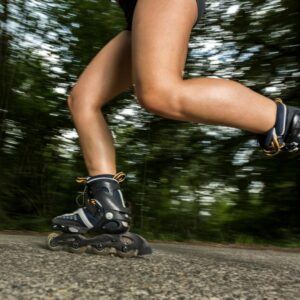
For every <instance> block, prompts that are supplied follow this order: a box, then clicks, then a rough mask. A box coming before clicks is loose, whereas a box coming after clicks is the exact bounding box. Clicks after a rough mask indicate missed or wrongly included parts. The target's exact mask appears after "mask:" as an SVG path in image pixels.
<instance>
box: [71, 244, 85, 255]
mask: <svg viewBox="0 0 300 300" xmlns="http://www.w3.org/2000/svg"><path fill="white" fill-rule="evenodd" d="M86 248H87V247H86V246H82V247H79V245H78V244H77V243H74V244H73V245H72V246H71V247H69V248H68V250H69V252H71V253H78V254H80V253H84V252H85V251H86Z"/></svg>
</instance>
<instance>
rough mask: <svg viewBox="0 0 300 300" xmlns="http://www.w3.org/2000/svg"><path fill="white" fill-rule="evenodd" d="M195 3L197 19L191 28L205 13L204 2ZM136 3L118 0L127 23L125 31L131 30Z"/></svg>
mask: <svg viewBox="0 0 300 300" xmlns="http://www.w3.org/2000/svg"><path fill="white" fill-rule="evenodd" d="M183 1H184V0H183ZM195 1H197V4H198V18H197V21H196V23H195V25H194V26H193V27H195V26H196V24H197V23H198V22H199V21H200V19H201V17H202V16H203V14H204V12H205V0H195ZM136 2H137V0H118V3H119V5H120V6H121V8H122V10H123V11H124V14H125V18H126V21H127V27H126V28H125V29H126V30H131V25H132V18H133V13H134V9H135V5H136Z"/></svg>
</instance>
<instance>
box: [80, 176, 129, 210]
mask: <svg viewBox="0 0 300 300" xmlns="http://www.w3.org/2000/svg"><path fill="white" fill-rule="evenodd" d="M125 178H126V174H125V173H124V172H118V173H117V174H116V175H114V177H113V179H115V180H117V181H118V182H119V183H121V182H123V181H124V180H125ZM87 180H88V177H77V178H76V182H77V183H79V184H84V185H85V186H84V189H83V191H80V192H78V194H79V195H78V196H77V197H76V199H75V201H76V204H77V205H78V206H79V207H84V206H85V205H86V203H89V202H90V203H92V204H95V200H93V199H89V196H88V186H87Z"/></svg>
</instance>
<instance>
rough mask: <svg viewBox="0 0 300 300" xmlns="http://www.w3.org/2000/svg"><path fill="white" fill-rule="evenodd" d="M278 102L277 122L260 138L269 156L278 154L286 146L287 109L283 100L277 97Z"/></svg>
mask: <svg viewBox="0 0 300 300" xmlns="http://www.w3.org/2000/svg"><path fill="white" fill-rule="evenodd" d="M275 102H276V104H277V112H276V123H275V126H274V127H273V128H271V129H270V130H269V131H268V132H267V133H266V134H265V136H264V137H263V138H262V139H261V140H260V144H261V146H262V148H263V151H264V152H265V154H266V155H267V156H274V155H276V154H278V153H279V152H280V151H281V150H283V148H284V147H285V143H284V134H285V131H286V117H287V109H286V106H285V104H283V102H282V100H281V99H279V98H277V99H275Z"/></svg>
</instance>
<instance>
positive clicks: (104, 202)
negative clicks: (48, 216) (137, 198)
mask: <svg viewBox="0 0 300 300" xmlns="http://www.w3.org/2000/svg"><path fill="white" fill-rule="evenodd" d="M124 179H125V174H124V173H122V172H120V173H117V174H116V175H115V176H113V175H99V176H93V177H87V178H78V180H77V181H78V182H80V183H84V184H85V189H84V192H83V197H84V202H85V205H84V206H83V207H81V208H79V209H77V210H76V211H74V212H73V213H69V214H64V215H61V216H58V217H55V218H54V219H53V220H52V223H53V227H54V228H55V229H57V230H60V231H62V232H63V234H61V235H57V234H52V235H50V236H49V237H48V242H47V244H48V247H49V248H50V249H52V250H59V249H61V248H62V247H63V246H68V248H69V250H70V251H72V252H83V251H85V250H86V247H87V246H90V247H91V249H92V250H93V252H94V253H99V254H100V253H101V254H102V253H103V254H106V253H107V252H108V253H116V254H118V255H119V256H124V257H125V256H127V257H131V256H136V255H144V254H150V253H151V252H152V251H151V248H150V246H149V245H148V243H147V242H146V241H145V239H143V238H142V237H141V236H139V235H137V234H134V233H130V232H128V230H129V225H130V219H131V218H130V211H129V209H128V208H126V206H125V202H124V199H123V195H122V192H121V190H120V185H119V183H120V182H122V181H123V180H124ZM87 232H97V233H98V232H99V233H103V234H101V235H97V236H95V237H93V238H86V237H84V236H83V235H82V234H84V233H87Z"/></svg>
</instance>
